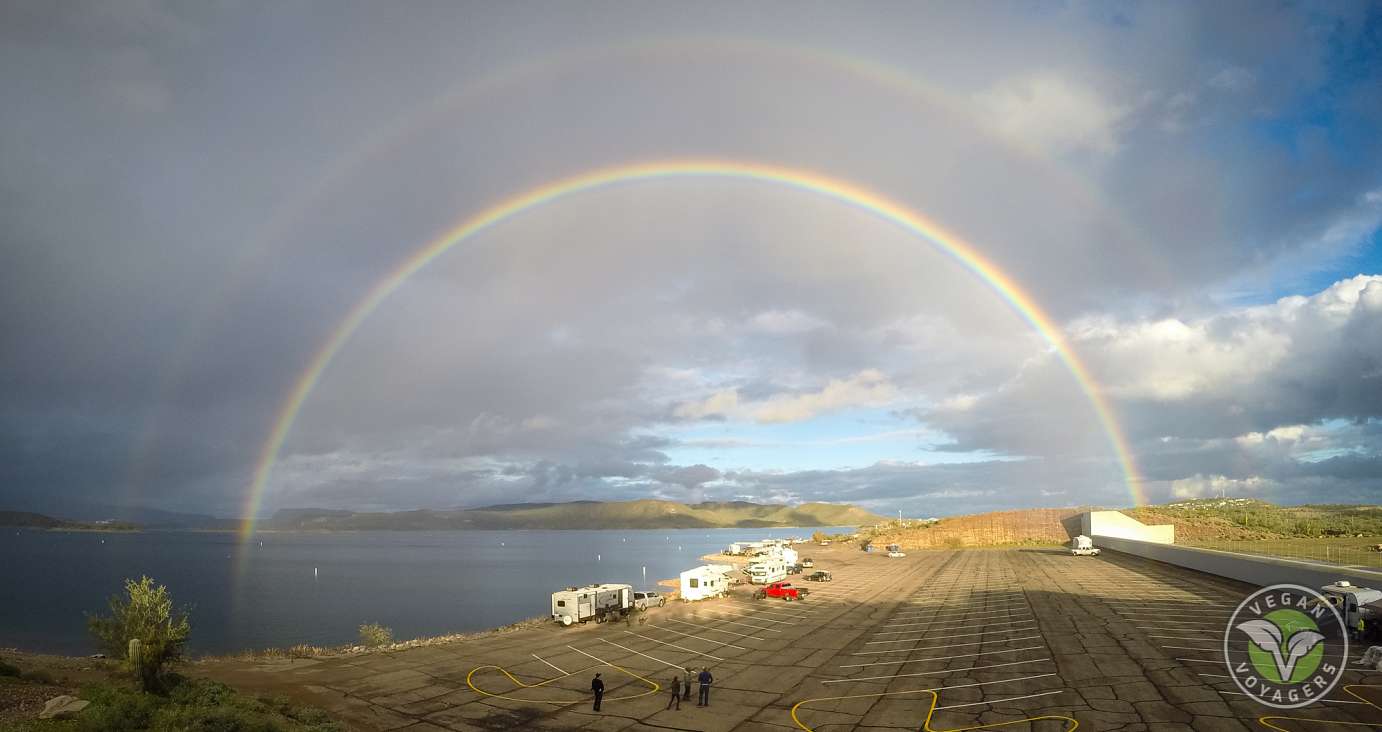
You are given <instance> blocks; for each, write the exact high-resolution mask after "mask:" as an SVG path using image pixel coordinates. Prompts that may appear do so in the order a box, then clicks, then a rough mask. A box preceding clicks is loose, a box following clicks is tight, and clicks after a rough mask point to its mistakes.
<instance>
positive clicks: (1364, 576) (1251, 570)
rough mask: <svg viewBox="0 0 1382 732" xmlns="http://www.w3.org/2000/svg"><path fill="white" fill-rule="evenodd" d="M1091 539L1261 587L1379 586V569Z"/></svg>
mask: <svg viewBox="0 0 1382 732" xmlns="http://www.w3.org/2000/svg"><path fill="white" fill-rule="evenodd" d="M1094 540H1095V541H1096V542H1098V544H1099V545H1100V546H1102V547H1103V548H1105V549H1108V550H1111V551H1117V552H1123V553H1124V554H1132V555H1135V556H1139V557H1146V558H1147V559H1155V560H1156V561H1158V562H1165V563H1167V564H1174V565H1176V566H1178V567H1185V568H1186V569H1194V570H1198V571H1200V572H1205V573H1208V574H1216V575H1219V576H1220V577H1228V578H1229V579H1236V580H1239V581H1241V582H1248V583H1250V584H1254V585H1260V586H1264V587H1265V586H1266V585H1275V584H1280V583H1282V582H1291V583H1294V584H1298V585H1305V586H1306V587H1311V588H1320V587H1324V586H1325V585H1329V584H1333V583H1335V582H1336V581H1338V580H1341V579H1345V580H1348V581H1350V582H1352V583H1353V584H1355V585H1361V586H1363V587H1382V572H1374V571H1371V570H1366V569H1358V568H1355V567H1340V566H1335V565H1330V564H1320V563H1318V562H1309V561H1304V560H1299V559H1280V558H1276V557H1258V556H1251V555H1248V554H1235V553H1233V552H1224V551H1219V550H1217V549H1199V548H1194V547H1188V546H1174V545H1169V544H1161V543H1155V542H1148V541H1137V540H1135V539H1119V538H1115V537H1100V536H1096V537H1094Z"/></svg>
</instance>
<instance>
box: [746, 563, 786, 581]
mask: <svg viewBox="0 0 1382 732" xmlns="http://www.w3.org/2000/svg"><path fill="white" fill-rule="evenodd" d="M744 571H745V572H746V573H747V574H748V575H749V582H751V583H753V584H755V585H766V584H770V583H773V582H781V581H782V580H785V579H787V563H786V562H784V561H782V558H781V557H764V558H762V559H759V560H758V561H755V562H754V563H753V564H750V565H749V566H748V569H746V570H744Z"/></svg>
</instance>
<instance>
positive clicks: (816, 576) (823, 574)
mask: <svg viewBox="0 0 1382 732" xmlns="http://www.w3.org/2000/svg"><path fill="white" fill-rule="evenodd" d="M806 579H807V581H809V582H829V581H830V580H832V579H834V577H831V576H830V573H829V572H827V571H825V570H824V569H818V570H816V571H815V572H812V573H811V574H808V575H806Z"/></svg>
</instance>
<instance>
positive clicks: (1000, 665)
mask: <svg viewBox="0 0 1382 732" xmlns="http://www.w3.org/2000/svg"><path fill="white" fill-rule="evenodd" d="M1050 660H1051V658H1050V657H1049V656H1048V657H1047V658H1032V659H1027V660H1023V661H1008V662H1006V663H994V664H989V665H987V666H970V667H968V668H950V669H941V670H938V671H916V672H913V673H909V674H888V675H887V676H861V677H859V678H857V679H830V680H829V681H822V682H821V683H822V684H850V683H854V682H856V681H878V680H879V679H905V678H910V677H913V676H944V675H945V674H958V673H964V672H966V671H982V670H984V669H987V668H1003V667H1005V666H1019V665H1022V664H1024V663H1041V662H1042V661H1050Z"/></svg>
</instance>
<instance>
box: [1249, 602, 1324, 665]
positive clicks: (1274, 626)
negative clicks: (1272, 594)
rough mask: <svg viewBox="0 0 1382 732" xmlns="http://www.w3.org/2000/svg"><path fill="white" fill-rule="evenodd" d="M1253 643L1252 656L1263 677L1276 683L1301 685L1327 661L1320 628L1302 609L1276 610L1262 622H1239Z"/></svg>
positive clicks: (1262, 619) (1260, 620)
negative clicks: (1322, 661) (1322, 662)
mask: <svg viewBox="0 0 1382 732" xmlns="http://www.w3.org/2000/svg"><path fill="white" fill-rule="evenodd" d="M1236 627H1237V628H1238V630H1241V631H1243V633H1245V634H1246V635H1247V636H1248V638H1249V639H1251V641H1252V646H1251V647H1250V648H1249V649H1248V657H1249V658H1250V659H1251V660H1252V665H1253V667H1254V668H1255V669H1257V672H1258V673H1260V674H1262V677H1263V678H1266V679H1268V680H1270V681H1274V682H1276V683H1297V682H1300V681H1303V680H1305V679H1307V678H1309V677H1310V674H1312V673H1314V672H1315V669H1317V668H1319V666H1320V662H1321V660H1323V658H1324V647H1323V646H1321V645H1320V642H1321V641H1323V640H1324V635H1323V634H1322V633H1320V632H1319V626H1317V625H1315V621H1314V620H1311V618H1310V616H1309V615H1306V614H1305V613H1303V612H1300V611H1299V610H1289V609H1282V610H1275V611H1273V612H1270V613H1267V614H1266V615H1265V616H1263V617H1262V618H1261V619H1256V620H1248V621H1245V622H1242V623H1239V624H1238V625H1237V626H1236Z"/></svg>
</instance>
